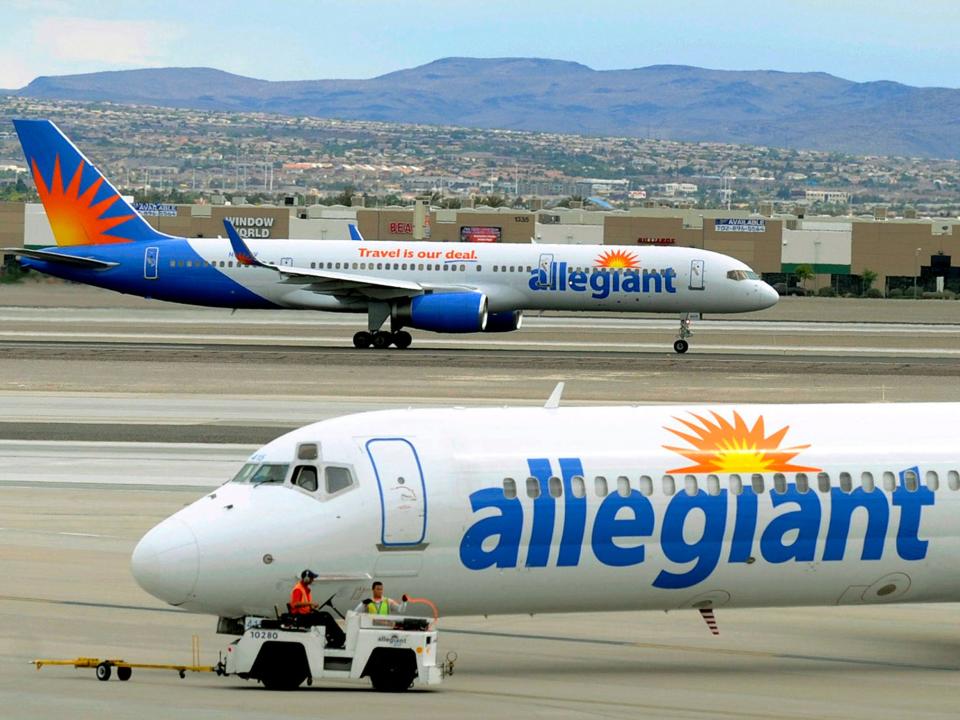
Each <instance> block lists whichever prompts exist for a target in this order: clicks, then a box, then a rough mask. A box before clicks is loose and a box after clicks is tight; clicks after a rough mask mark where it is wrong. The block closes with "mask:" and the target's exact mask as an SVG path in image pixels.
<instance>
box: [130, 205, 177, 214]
mask: <svg viewBox="0 0 960 720" xmlns="http://www.w3.org/2000/svg"><path fill="white" fill-rule="evenodd" d="M133 208H134V210H136V211H137V212H138V213H140V214H141V215H143V216H151V217H176V216H177V206H176V205H168V204H166V203H144V202H138V203H134V204H133Z"/></svg>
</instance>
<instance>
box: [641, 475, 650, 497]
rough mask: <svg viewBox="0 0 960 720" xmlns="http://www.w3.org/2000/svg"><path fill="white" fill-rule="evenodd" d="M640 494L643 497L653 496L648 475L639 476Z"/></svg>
mask: <svg viewBox="0 0 960 720" xmlns="http://www.w3.org/2000/svg"><path fill="white" fill-rule="evenodd" d="M640 494H641V495H643V496H644V497H650V496H651V495H653V480H652V479H651V478H650V476H649V475H641V476H640Z"/></svg>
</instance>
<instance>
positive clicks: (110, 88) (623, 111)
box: [11, 58, 960, 158]
mask: <svg viewBox="0 0 960 720" xmlns="http://www.w3.org/2000/svg"><path fill="white" fill-rule="evenodd" d="M11 94H17V95H25V96H31V97H38V98H57V99H66V100H108V101H113V102H119V103H142V104H150V105H166V106H173V107H188V108H198V109H209V110H241V111H265V112H276V113H284V114H291V115H312V116H316V117H335V118H344V119H353V120H382V121H386V122H405V123H426V124H433V125H463V126H468V127H479V128H505V129H514V130H540V131H548V132H562V133H579V134H586V135H628V136H639V137H647V136H649V137H656V138H661V139H674V140H692V141H717V142H730V143H745V144H750V145H771V146H779V147H796V148H808V149H815V150H835V151H841V152H850V153H856V154H882V155H921V156H929V157H943V158H958V157H960V90H955V89H946V88H915V87H910V86H907V85H901V84H899V83H894V82H869V83H855V82H851V81H849V80H844V79H842V78H838V77H834V76H832V75H828V74H825V73H784V72H775V71H769V70H756V71H727V70H705V69H702V68H695V67H688V66H682V65H654V66H650V67H645V68H637V69H633V70H604V71H597V70H592V69H591V68H588V67H586V66H585V65H580V64H578V63H573V62H563V61H559V60H540V59H535V58H503V59H489V60H484V59H473V58H446V59H443V60H437V61H435V62H432V63H429V64H427V65H422V66H420V67H415V68H410V69H407V70H400V71H397V72H392V73H389V74H387V75H381V76H380V77H376V78H372V79H370V80H304V81H290V82H271V81H267V80H256V79H253V78H247V77H242V76H240V75H232V74H230V73H226V72H222V71H220V70H214V69H210V68H163V69H155V70H126V71H119V72H102V73H91V74H87V75H63V76H56V77H39V78H37V79H36V80H34V81H33V82H32V83H30V84H29V85H27V86H26V87H25V88H22V89H20V90H15V91H11Z"/></svg>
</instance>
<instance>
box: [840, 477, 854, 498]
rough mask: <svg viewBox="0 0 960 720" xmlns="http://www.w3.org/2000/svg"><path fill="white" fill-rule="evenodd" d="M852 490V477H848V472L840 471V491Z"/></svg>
mask: <svg viewBox="0 0 960 720" xmlns="http://www.w3.org/2000/svg"><path fill="white" fill-rule="evenodd" d="M852 490H853V478H851V477H850V473H848V472H842V473H840V492H845V493H848V492H851V491H852Z"/></svg>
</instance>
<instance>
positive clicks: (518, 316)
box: [483, 310, 523, 332]
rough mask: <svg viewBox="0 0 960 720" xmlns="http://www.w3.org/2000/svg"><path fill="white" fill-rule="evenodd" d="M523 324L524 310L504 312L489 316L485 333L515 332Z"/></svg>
mask: <svg viewBox="0 0 960 720" xmlns="http://www.w3.org/2000/svg"><path fill="white" fill-rule="evenodd" d="M522 324H523V310H504V311H503V312H495V313H490V314H489V315H487V326H486V327H485V328H484V329H483V331H484V332H513V331H514V330H519V329H520V326H521V325H522Z"/></svg>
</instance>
